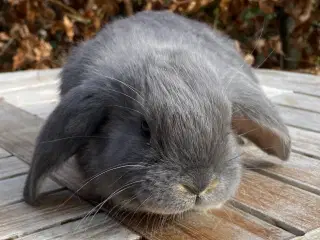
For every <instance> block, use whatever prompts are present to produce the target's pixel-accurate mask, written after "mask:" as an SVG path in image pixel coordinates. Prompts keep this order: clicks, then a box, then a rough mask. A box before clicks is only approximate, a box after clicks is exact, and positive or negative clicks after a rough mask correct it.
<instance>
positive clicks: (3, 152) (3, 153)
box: [0, 148, 11, 158]
mask: <svg viewBox="0 0 320 240" xmlns="http://www.w3.org/2000/svg"><path fill="white" fill-rule="evenodd" d="M9 156H11V153H9V152H7V151H6V150H4V149H3V148H0V158H5V157H9Z"/></svg>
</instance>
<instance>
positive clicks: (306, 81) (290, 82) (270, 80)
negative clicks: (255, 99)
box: [255, 69, 320, 96]
mask: <svg viewBox="0 0 320 240" xmlns="http://www.w3.org/2000/svg"><path fill="white" fill-rule="evenodd" d="M255 73H256V75H257V76H258V78H259V80H260V83H261V84H263V85H266V86H269V87H275V88H279V89H286V90H293V91H295V92H297V93H305V94H309V95H314V96H320V77H319V76H314V75H311V74H302V73H290V72H283V71H275V70H269V69H268V70H263V69H259V70H255Z"/></svg>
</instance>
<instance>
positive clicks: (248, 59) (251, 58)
mask: <svg viewBox="0 0 320 240" xmlns="http://www.w3.org/2000/svg"><path fill="white" fill-rule="evenodd" d="M244 61H245V62H246V63H247V64H249V65H253V63H254V56H253V55H252V54H247V55H245V57H244Z"/></svg>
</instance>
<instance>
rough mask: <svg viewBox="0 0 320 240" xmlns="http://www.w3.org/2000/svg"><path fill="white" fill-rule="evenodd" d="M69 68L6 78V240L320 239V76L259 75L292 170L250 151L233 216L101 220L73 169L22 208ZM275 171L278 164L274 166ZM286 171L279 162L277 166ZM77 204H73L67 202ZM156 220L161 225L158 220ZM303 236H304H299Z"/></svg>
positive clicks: (2, 197)
mask: <svg viewBox="0 0 320 240" xmlns="http://www.w3.org/2000/svg"><path fill="white" fill-rule="evenodd" d="M58 71H59V69H53V70H45V71H25V72H16V73H5V74H1V75H0V97H1V98H2V100H1V101H0V240H2V239H19V240H22V239H23V240H31V239H32V240H34V239H37V240H43V239H68V240H69V239H77V240H80V239H161V240H162V239H208V240H211V239H212V240H213V239H217V240H224V239H226V240H228V239H233V240H235V239H236V240H247V239H272V240H277V239H304V240H307V239H308V240H311V239H312V240H316V239H317V240H319V239H320V196H319V195H320V78H319V77H316V76H311V75H303V74H294V73H286V72H278V71H266V70H257V71H256V73H257V75H258V77H259V78H260V80H261V83H262V84H263V85H264V86H267V87H272V88H276V89H278V90H279V89H282V90H289V92H283V93H281V92H280V95H276V96H272V93H274V92H275V91H274V90H272V89H271V90H270V89H269V88H267V89H266V91H267V92H270V94H271V95H270V97H271V96H272V101H274V102H275V103H277V104H278V107H279V110H280V112H281V115H282V117H283V119H284V120H285V122H286V124H287V125H288V126H289V130H290V133H291V135H292V139H293V153H292V156H291V159H290V160H289V161H288V162H286V163H284V164H279V163H280V162H279V161H278V160H277V159H274V158H272V157H269V156H266V155H265V154H263V153H262V152H261V151H259V150H257V149H256V148H253V147H252V146H246V147H245V149H244V151H245V152H246V154H245V157H244V160H243V161H244V164H245V165H246V166H247V169H246V170H245V171H244V176H243V180H242V184H241V186H240V188H239V190H238V193H237V195H236V197H235V198H234V199H233V200H232V201H230V202H229V203H227V204H226V206H224V207H223V209H221V210H219V211H217V210H215V211H208V212H207V213H203V214H200V213H199V214H196V213H192V214H189V215H187V216H186V217H185V218H182V219H180V220H176V221H174V222H170V223H167V224H165V223H164V222H161V226H159V224H158V225H157V224H154V223H153V222H151V219H148V218H146V219H139V217H134V218H132V219H130V222H129V221H128V219H125V218H121V219H122V220H123V221H119V218H116V219H115V220H114V219H113V218H112V217H111V216H110V214H109V216H108V215H107V214H106V213H104V212H99V213H98V214H97V215H95V216H94V218H93V217H92V215H91V216H88V215H87V213H88V212H89V211H90V210H92V209H93V206H92V205H91V204H90V203H88V202H87V201H85V200H83V198H81V193H80V196H79V195H72V191H75V190H77V189H78V188H79V186H81V182H80V180H79V179H78V176H77V173H76V172H75V170H74V168H73V167H72V161H71V162H70V163H67V164H66V165H65V166H64V167H63V169H61V170H60V171H59V172H57V173H55V174H53V175H52V177H51V178H48V179H47V180H46V182H45V184H44V187H43V189H42V191H43V192H46V193H47V194H48V195H47V196H46V197H44V198H43V200H42V201H43V203H42V205H41V206H40V207H38V208H34V207H31V206H28V205H27V204H25V203H24V202H23V200H22V194H21V193H22V187H23V184H24V180H25V178H26V173H27V171H28V168H29V163H30V159H31V155H32V151H33V146H34V140H35V138H36V136H37V133H38V131H39V128H40V127H41V125H42V124H43V122H44V120H43V119H45V118H46V117H47V116H48V114H49V113H50V112H51V111H52V109H53V108H54V106H55V105H56V103H57V96H58V95H57V84H58V79H57V73H58ZM266 163H268V164H266ZM272 163H277V164H272ZM69 197H70V198H71V199H70V200H69V201H67V202H66V201H65V200H66V199H67V198H69ZM153 221H154V220H153ZM299 236H302V237H299Z"/></svg>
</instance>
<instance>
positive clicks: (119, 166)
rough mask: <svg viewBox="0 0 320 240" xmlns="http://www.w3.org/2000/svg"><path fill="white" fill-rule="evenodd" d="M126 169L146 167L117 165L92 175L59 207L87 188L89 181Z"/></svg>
mask: <svg viewBox="0 0 320 240" xmlns="http://www.w3.org/2000/svg"><path fill="white" fill-rule="evenodd" d="M126 167H146V166H143V165H139V164H125V165H118V166H115V167H112V168H109V169H107V170H104V171H102V172H101V173H98V174H96V175H94V176H93V177H91V178H89V179H88V180H87V181H86V182H85V183H84V184H83V185H82V186H81V187H80V188H79V189H78V190H77V191H75V192H74V193H73V194H72V195H71V196H70V197H69V198H68V199H67V200H66V201H64V202H63V203H62V204H61V205H60V206H59V207H62V206H63V205H64V204H66V203H67V202H68V201H69V200H70V199H71V198H72V197H73V196H75V195H76V194H77V193H78V192H79V191H80V190H81V189H83V188H84V187H85V186H87V185H88V184H89V183H90V182H91V181H93V180H94V179H96V178H98V177H100V176H101V175H103V174H105V173H108V172H110V171H114V170H117V169H121V168H126ZM59 207H58V209H59Z"/></svg>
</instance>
